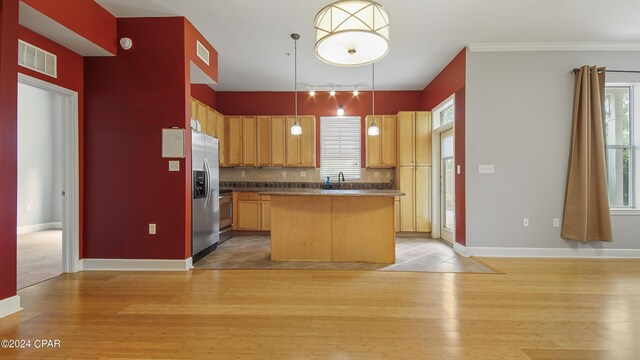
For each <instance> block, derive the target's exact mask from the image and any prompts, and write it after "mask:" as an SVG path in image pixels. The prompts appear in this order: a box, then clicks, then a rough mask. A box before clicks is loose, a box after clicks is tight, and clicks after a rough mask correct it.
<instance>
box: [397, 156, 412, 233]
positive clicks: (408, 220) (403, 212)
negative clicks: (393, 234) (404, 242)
mask: <svg viewBox="0 0 640 360" xmlns="http://www.w3.org/2000/svg"><path fill="white" fill-rule="evenodd" d="M399 185H400V188H399V190H400V191H401V192H403V193H405V195H404V196H401V197H400V231H416V228H415V204H414V200H415V167H413V166H401V167H400V184H399Z"/></svg>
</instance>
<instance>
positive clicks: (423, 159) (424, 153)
mask: <svg viewBox="0 0 640 360" xmlns="http://www.w3.org/2000/svg"><path fill="white" fill-rule="evenodd" d="M431 132H432V131H431V112H429V111H420V112H417V113H416V165H418V166H425V165H431Z"/></svg>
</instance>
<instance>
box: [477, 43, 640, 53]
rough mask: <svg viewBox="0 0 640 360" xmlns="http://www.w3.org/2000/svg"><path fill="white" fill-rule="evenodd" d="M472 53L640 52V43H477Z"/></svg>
mask: <svg viewBox="0 0 640 360" xmlns="http://www.w3.org/2000/svg"><path fill="white" fill-rule="evenodd" d="M467 48H468V49H469V51H471V52H500V51H638V50H640V43H639V42H531V43H475V44H469V45H467Z"/></svg>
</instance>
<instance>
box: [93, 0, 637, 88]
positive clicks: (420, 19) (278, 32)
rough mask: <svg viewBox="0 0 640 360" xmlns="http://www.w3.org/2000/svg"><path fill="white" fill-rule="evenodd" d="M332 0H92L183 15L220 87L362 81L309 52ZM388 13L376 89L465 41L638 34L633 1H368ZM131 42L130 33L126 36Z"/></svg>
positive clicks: (418, 72)
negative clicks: (210, 52) (208, 48)
mask: <svg viewBox="0 0 640 360" xmlns="http://www.w3.org/2000/svg"><path fill="white" fill-rule="evenodd" d="M332 1H333V0H304V1H302V0H269V1H264V0H188V1H185V0H136V1H131V0H97V2H98V3H100V4H101V5H102V6H103V7H105V8H106V9H107V10H109V11H110V12H111V13H113V14H114V15H115V16H117V17H139V16H176V15H180V16H185V17H187V18H188V19H189V20H190V21H191V22H192V23H193V24H194V25H195V26H196V28H198V29H199V30H200V32H201V33H202V34H203V35H204V36H205V37H206V38H207V39H208V40H209V41H210V42H211V43H212V44H213V46H214V47H215V48H216V49H217V50H218V52H219V54H220V58H219V83H218V84H217V85H214V86H213V87H214V88H215V89H216V90H223V91H287V90H292V88H293V56H290V57H288V56H287V55H286V54H285V53H287V52H289V53H292V52H293V40H291V38H290V36H289V35H290V34H291V33H293V32H297V33H299V34H300V35H301V39H300V40H299V41H298V83H299V84H300V85H299V86H300V87H302V88H303V89H304V87H305V84H312V85H325V86H329V85H356V84H361V85H362V87H363V88H367V87H368V86H369V85H370V84H371V67H370V66H365V67H359V68H339V67H333V66H330V65H327V64H325V63H323V62H321V61H320V60H318V59H317V58H316V57H315V53H314V49H313V46H314V41H313V37H314V29H313V19H314V17H315V15H316V13H317V12H318V11H319V10H320V9H321V8H322V7H324V6H325V5H327V4H329V3H331V2H332ZM378 2H379V3H381V4H382V5H383V6H384V7H385V8H386V9H387V11H388V12H389V16H390V19H391V51H390V52H389V54H388V55H387V56H386V57H385V58H384V59H382V60H381V61H379V62H378V63H377V64H376V89H381V90H382V89H384V90H420V89H422V88H424V87H425V85H426V84H428V83H429V82H430V81H431V80H432V79H433V78H434V77H435V76H436V75H437V74H438V72H440V70H442V68H443V67H444V66H445V65H446V64H447V63H448V62H449V61H450V60H451V59H452V58H453V57H454V56H455V55H456V54H457V53H458V52H459V51H460V50H461V49H462V48H463V47H464V46H465V45H467V44H470V43H522V42H609V41H619V42H634V43H637V42H639V41H640V21H638V14H640V1H638V0H609V1H601V0H482V1H479V0H378ZM134 41H135V39H134Z"/></svg>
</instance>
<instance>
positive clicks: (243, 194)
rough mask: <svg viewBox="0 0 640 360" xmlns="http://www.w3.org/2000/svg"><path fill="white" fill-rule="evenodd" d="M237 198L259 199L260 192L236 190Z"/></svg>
mask: <svg viewBox="0 0 640 360" xmlns="http://www.w3.org/2000/svg"><path fill="white" fill-rule="evenodd" d="M238 200H240V201H243V200H245V201H246V200H252V201H257V200H260V194H259V193H257V192H238Z"/></svg>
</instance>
